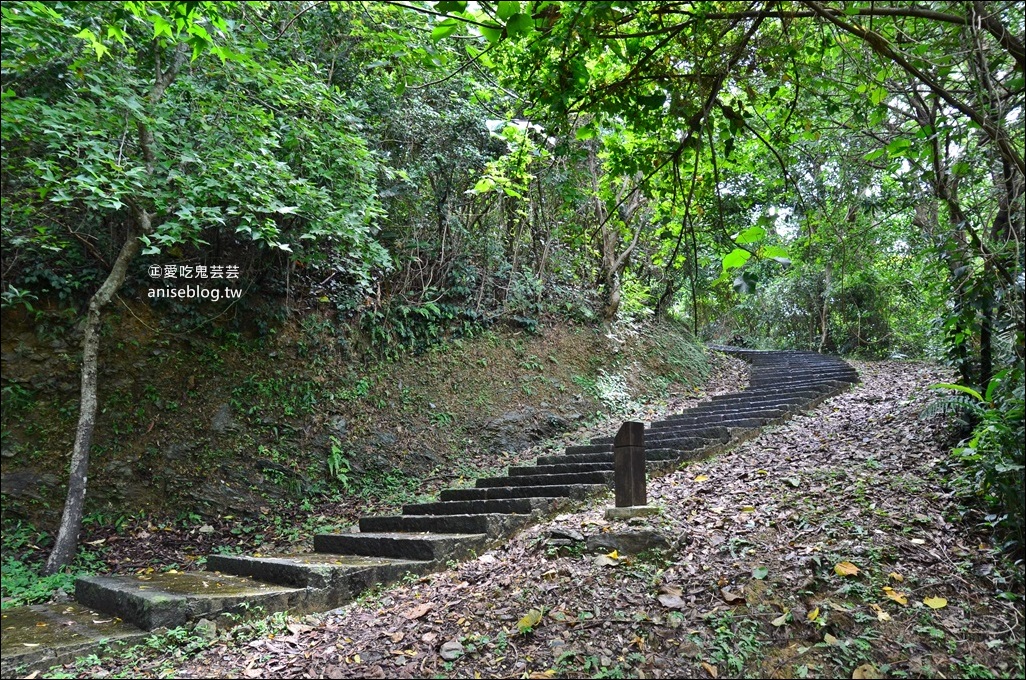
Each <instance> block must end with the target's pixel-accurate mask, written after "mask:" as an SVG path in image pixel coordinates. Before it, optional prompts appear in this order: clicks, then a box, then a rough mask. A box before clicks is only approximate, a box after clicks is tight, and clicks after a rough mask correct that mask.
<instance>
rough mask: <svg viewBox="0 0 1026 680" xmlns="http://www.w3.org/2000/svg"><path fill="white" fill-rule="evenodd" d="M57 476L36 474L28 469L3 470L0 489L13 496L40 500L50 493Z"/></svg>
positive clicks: (55, 483)
mask: <svg viewBox="0 0 1026 680" xmlns="http://www.w3.org/2000/svg"><path fill="white" fill-rule="evenodd" d="M56 485H57V478H56V477H54V476H53V475H50V474H42V475H39V474H36V473H35V472H30V471H28V470H19V471H17V472H5V473H4V475H3V478H2V479H0V491H2V492H3V494H4V495H5V496H13V497H14V498H32V499H35V500H42V499H43V498H46V497H47V496H50V495H52V492H53V489H54V487H55V486H56Z"/></svg>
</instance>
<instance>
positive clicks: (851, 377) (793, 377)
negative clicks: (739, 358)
mask: <svg viewBox="0 0 1026 680" xmlns="http://www.w3.org/2000/svg"><path fill="white" fill-rule="evenodd" d="M856 378H857V375H856V374H853V373H851V372H850V371H803V372H801V373H769V374H767V375H764V376H752V377H751V378H750V379H749V381H748V384H749V385H750V386H751V387H760V386H762V385H787V384H792V383H796V382H807V381H827V380H843V381H845V382H854V381H855V379H856Z"/></svg>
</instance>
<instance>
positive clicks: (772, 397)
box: [655, 391, 818, 423]
mask: <svg viewBox="0 0 1026 680" xmlns="http://www.w3.org/2000/svg"><path fill="white" fill-rule="evenodd" d="M817 394H818V392H814V391H809V392H808V393H805V394H790V395H788V394H766V395H762V396H758V395H755V396H751V397H748V398H736V399H735V398H734V396H735V395H720V396H716V397H713V399H714V401H707V402H705V403H702V404H698V405H697V406H693V407H691V408H689V409H685V410H683V411H681V412H680V413H672V414H669V415H667V416H666V417H665V418H663V419H662V420H657V421H655V422H656V423H663V422H671V421H673V420H676V419H678V418H686V417H688V416H689V415H692V414H697V413H719V412H722V411H724V410H727V409H737V408H774V407H781V408H783V407H788V406H800V405H801V404H804V403H805V402H806V401H808V400H809V399H810V398H812V397H814V396H816V395H817ZM721 397H724V398H721Z"/></svg>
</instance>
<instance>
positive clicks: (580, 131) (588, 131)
mask: <svg viewBox="0 0 1026 680" xmlns="http://www.w3.org/2000/svg"><path fill="white" fill-rule="evenodd" d="M596 135H598V131H597V130H595V126H594V125H592V124H591V123H589V124H588V125H585V126H583V127H580V128H577V132H576V133H574V136H575V137H576V138H577V139H578V140H579V141H582V142H583V141H585V140H588V139H594V138H595V136H596Z"/></svg>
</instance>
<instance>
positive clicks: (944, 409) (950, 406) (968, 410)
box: [919, 394, 985, 424]
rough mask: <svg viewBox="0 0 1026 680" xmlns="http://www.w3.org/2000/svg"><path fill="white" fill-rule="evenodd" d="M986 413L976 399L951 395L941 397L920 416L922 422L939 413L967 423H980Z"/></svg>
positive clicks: (963, 395)
mask: <svg viewBox="0 0 1026 680" xmlns="http://www.w3.org/2000/svg"><path fill="white" fill-rule="evenodd" d="M984 412H985V409H984V407H983V404H982V402H981V401H980V400H978V399H974V398H973V397H971V396H969V395H968V394H951V395H947V396H944V397H939V398H937V399H935V400H933V401H932V402H930V403H929V404H927V406H926V408H924V409H923V410H922V412H921V413H920V414H919V418H920V419H921V420H927V419H929V418H932V417H934V416H935V415H937V414H938V413H940V414H943V415H946V416H955V417H957V418H959V419H960V420H963V421H965V422H966V423H970V424H971V423H975V422H978V421H979V420H980V419H981V418H982V417H983V414H984Z"/></svg>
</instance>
